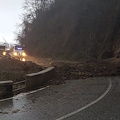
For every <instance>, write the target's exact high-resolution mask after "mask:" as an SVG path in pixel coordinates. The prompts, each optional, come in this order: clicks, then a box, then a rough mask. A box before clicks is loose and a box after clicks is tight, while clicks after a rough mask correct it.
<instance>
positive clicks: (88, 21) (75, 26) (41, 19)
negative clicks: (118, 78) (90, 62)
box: [18, 0, 120, 59]
mask: <svg viewBox="0 0 120 120" xmlns="http://www.w3.org/2000/svg"><path fill="white" fill-rule="evenodd" d="M119 2H120V0H54V1H53V0H26V2H25V5H24V9H25V11H26V12H25V13H24V19H23V24H22V31H21V32H20V33H19V34H18V40H19V41H20V42H21V43H22V44H25V45H26V49H27V52H28V53H29V54H32V55H39V56H42V57H63V58H71V59H79V58H88V57H90V58H91V57H93V58H101V57H103V58H106V57H112V56H113V55H114V52H115V50H116V48H119V47H117V45H118V44H116V41H117V43H119V40H118V39H115V36H116V35H118V31H119V28H120V3H119ZM115 46H116V47H115ZM117 50H118V49H117Z"/></svg>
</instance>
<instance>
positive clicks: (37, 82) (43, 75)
mask: <svg viewBox="0 0 120 120" xmlns="http://www.w3.org/2000/svg"><path fill="white" fill-rule="evenodd" d="M54 77H55V68H54V67H49V68H47V69H45V70H43V71H40V72H37V73H32V74H27V75H26V91H30V90H34V89H36V88H39V87H40V86H42V85H43V84H44V83H45V82H47V81H49V80H51V79H53V78H54Z"/></svg>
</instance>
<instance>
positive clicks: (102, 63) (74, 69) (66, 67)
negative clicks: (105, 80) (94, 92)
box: [47, 59, 120, 84]
mask: <svg viewBox="0 0 120 120" xmlns="http://www.w3.org/2000/svg"><path fill="white" fill-rule="evenodd" d="M51 65H53V66H55V67H56V72H57V76H56V77H57V79H55V80H51V81H49V82H48V83H47V84H61V83H65V80H71V79H72V80H74V79H80V78H82V79H85V78H88V77H104V76H119V75H120V59H117V60H116V59H107V60H103V59H89V60H87V61H84V62H53V63H52V64H51Z"/></svg>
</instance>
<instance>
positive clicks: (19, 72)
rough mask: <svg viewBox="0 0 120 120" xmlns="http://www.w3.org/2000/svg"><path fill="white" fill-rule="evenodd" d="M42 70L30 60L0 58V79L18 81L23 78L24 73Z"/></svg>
mask: <svg viewBox="0 0 120 120" xmlns="http://www.w3.org/2000/svg"><path fill="white" fill-rule="evenodd" d="M41 70H43V68H42V67H41V66H39V65H37V64H35V63H33V62H31V61H27V62H21V61H19V60H16V59H6V58H3V59H0V81H6V80H12V81H13V82H16V81H17V82H18V81H21V80H24V79H25V76H26V74H28V73H34V72H38V71H41Z"/></svg>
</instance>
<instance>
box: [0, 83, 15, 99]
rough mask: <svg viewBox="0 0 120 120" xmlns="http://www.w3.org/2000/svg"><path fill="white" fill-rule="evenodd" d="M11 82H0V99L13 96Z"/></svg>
mask: <svg viewBox="0 0 120 120" xmlns="http://www.w3.org/2000/svg"><path fill="white" fill-rule="evenodd" d="M12 86H13V81H0V99H3V98H8V97H12V96H13V88H12Z"/></svg>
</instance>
